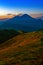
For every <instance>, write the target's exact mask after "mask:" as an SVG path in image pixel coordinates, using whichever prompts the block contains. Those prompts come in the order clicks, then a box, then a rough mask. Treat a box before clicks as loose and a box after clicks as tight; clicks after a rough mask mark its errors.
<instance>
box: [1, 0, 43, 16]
mask: <svg viewBox="0 0 43 65" xmlns="http://www.w3.org/2000/svg"><path fill="white" fill-rule="evenodd" d="M8 13H28V14H37V13H38V14H41V13H43V0H0V15H4V14H8Z"/></svg>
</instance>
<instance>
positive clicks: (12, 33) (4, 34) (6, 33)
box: [0, 29, 19, 43]
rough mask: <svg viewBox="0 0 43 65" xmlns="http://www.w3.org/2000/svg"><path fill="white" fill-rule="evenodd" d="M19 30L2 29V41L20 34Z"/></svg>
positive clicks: (0, 40)
mask: <svg viewBox="0 0 43 65" xmlns="http://www.w3.org/2000/svg"><path fill="white" fill-rule="evenodd" d="M18 34H19V32H17V31H15V30H11V29H10V30H0V43H3V42H5V41H7V40H8V39H10V38H12V37H14V36H16V35H18Z"/></svg>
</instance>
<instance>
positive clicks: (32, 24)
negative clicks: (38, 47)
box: [0, 14, 43, 32]
mask: <svg viewBox="0 0 43 65" xmlns="http://www.w3.org/2000/svg"><path fill="white" fill-rule="evenodd" d="M0 29H15V30H20V31H26V32H28V31H35V30H39V29H43V20H41V19H35V18H32V17H31V16H29V15H27V14H24V15H21V16H20V15H17V16H15V17H13V18H11V19H8V20H5V21H1V20H0Z"/></svg>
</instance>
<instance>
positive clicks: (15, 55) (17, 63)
mask: <svg viewBox="0 0 43 65" xmlns="http://www.w3.org/2000/svg"><path fill="white" fill-rule="evenodd" d="M3 44H4V46H3V45H2V46H1V47H0V48H1V49H0V65H43V30H41V31H36V32H30V33H24V34H20V35H18V36H16V37H13V38H12V39H10V40H8V41H6V42H4V43H3ZM6 44H8V45H6ZM9 44H11V45H9ZM2 47H3V48H2Z"/></svg>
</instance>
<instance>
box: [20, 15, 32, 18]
mask: <svg viewBox="0 0 43 65" xmlns="http://www.w3.org/2000/svg"><path fill="white" fill-rule="evenodd" d="M21 17H23V18H24V17H25V18H32V17H31V16H30V15H28V14H24V15H22V16H21Z"/></svg>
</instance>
